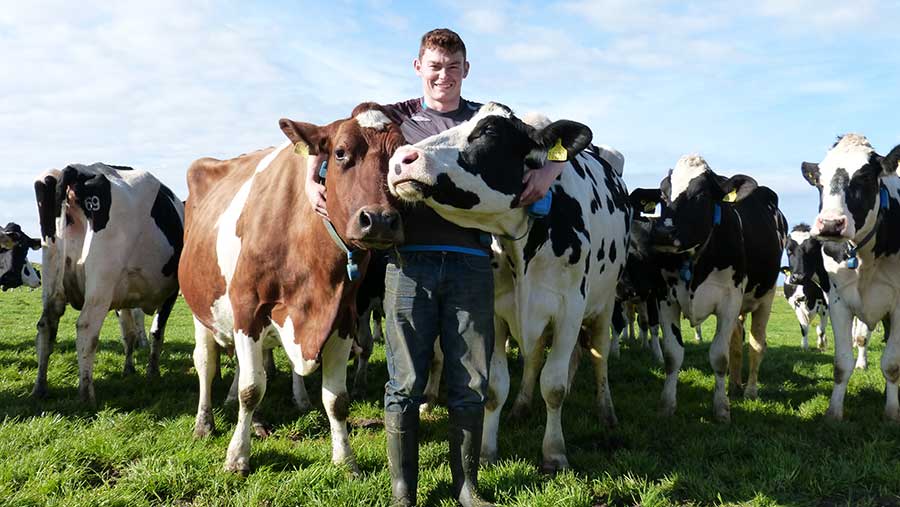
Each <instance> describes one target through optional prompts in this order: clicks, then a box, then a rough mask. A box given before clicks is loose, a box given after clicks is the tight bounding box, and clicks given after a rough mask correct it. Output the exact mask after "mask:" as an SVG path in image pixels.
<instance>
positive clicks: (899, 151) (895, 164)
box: [881, 144, 900, 176]
mask: <svg viewBox="0 0 900 507" xmlns="http://www.w3.org/2000/svg"><path fill="white" fill-rule="evenodd" d="M881 169H882V171H881V172H882V176H890V175H892V174H896V175H898V176H900V144H898V145H897V146H894V149H893V150H891V152H890V153H888V154H887V156H886V157H884V158H883V159H881Z"/></svg>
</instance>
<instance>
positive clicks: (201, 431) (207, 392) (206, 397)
mask: <svg viewBox="0 0 900 507" xmlns="http://www.w3.org/2000/svg"><path fill="white" fill-rule="evenodd" d="M218 356H219V350H218V347H217V346H216V341H215V340H214V339H213V334H212V332H211V331H210V330H209V329H207V328H206V326H204V325H203V324H202V323H201V322H200V321H199V320H197V319H196V318H195V319H194V369H195V370H197V379H198V380H199V381H200V401H199V403H198V405H197V418H196V419H195V421H194V437H197V438H203V437H205V436H207V435H209V434H210V433H212V432H213V431H215V428H216V422H215V418H214V417H213V412H212V383H213V378H214V377H215V376H216V363H217V362H218V360H217V358H218Z"/></svg>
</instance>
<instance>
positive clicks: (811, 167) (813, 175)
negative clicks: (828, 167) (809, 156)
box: [800, 162, 819, 187]
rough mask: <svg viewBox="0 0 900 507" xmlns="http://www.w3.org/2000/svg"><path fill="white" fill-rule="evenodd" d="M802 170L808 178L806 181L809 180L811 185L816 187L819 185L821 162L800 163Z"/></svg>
mask: <svg viewBox="0 0 900 507" xmlns="http://www.w3.org/2000/svg"><path fill="white" fill-rule="evenodd" d="M800 170H801V171H802V172H803V177H804V178H806V181H808V182H809V184H810V185H812V186H814V187H818V186H819V164H814V163H812V162H803V163H801V164H800Z"/></svg>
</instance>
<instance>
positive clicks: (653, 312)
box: [647, 296, 663, 364]
mask: <svg viewBox="0 0 900 507" xmlns="http://www.w3.org/2000/svg"><path fill="white" fill-rule="evenodd" d="M647 320H648V322H649V323H650V355H651V356H653V360H654V361H656V362H657V363H659V364H663V353H662V349H661V348H660V347H659V301H658V300H657V299H656V296H650V297H649V298H648V299H647Z"/></svg>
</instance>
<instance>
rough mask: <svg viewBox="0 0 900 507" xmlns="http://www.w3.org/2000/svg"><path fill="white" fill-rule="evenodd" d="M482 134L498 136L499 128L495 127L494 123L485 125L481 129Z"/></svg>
mask: <svg viewBox="0 0 900 507" xmlns="http://www.w3.org/2000/svg"><path fill="white" fill-rule="evenodd" d="M481 135H483V136H488V137H497V129H495V128H494V127H493V125H485V126H484V128H483V129H481Z"/></svg>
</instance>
